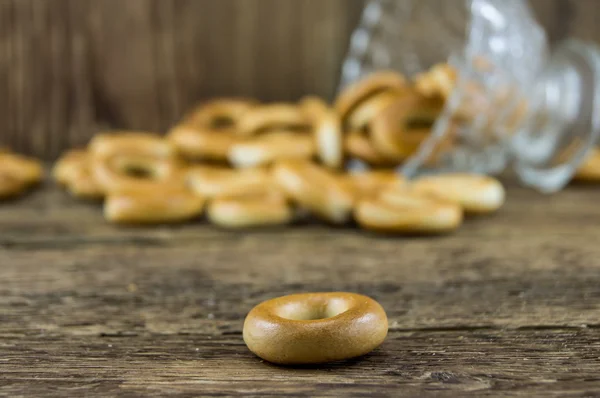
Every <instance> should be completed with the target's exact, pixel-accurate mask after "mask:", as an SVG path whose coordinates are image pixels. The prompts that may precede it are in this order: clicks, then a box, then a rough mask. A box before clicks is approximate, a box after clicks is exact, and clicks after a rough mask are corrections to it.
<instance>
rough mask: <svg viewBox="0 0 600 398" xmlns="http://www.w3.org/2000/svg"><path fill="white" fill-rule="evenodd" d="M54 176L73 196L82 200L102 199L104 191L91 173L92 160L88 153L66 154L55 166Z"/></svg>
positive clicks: (80, 151) (77, 151) (70, 152)
mask: <svg viewBox="0 0 600 398" xmlns="http://www.w3.org/2000/svg"><path fill="white" fill-rule="evenodd" d="M52 176H53V177H54V179H55V180H56V182H58V183H59V184H60V185H63V186H65V187H66V189H67V190H68V191H69V192H70V193H71V195H73V196H75V197H77V198H81V199H100V198H103V197H104V189H103V188H102V187H101V186H100V185H99V184H98V183H97V182H96V179H95V177H94V175H93V173H92V171H91V159H90V155H89V153H88V152H87V151H84V150H72V151H69V152H67V153H65V154H64V155H63V156H62V157H61V158H60V159H59V160H58V161H57V162H56V163H55V165H54V167H53V169H52Z"/></svg>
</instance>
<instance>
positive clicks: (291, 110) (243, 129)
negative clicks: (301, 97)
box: [238, 104, 309, 137]
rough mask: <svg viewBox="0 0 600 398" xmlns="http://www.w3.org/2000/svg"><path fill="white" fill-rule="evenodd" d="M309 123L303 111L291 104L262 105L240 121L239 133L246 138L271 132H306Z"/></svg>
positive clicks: (246, 114) (247, 113)
mask: <svg viewBox="0 0 600 398" xmlns="http://www.w3.org/2000/svg"><path fill="white" fill-rule="evenodd" d="M308 127H309V121H308V120H307V119H306V117H305V116H304V113H303V112H302V109H301V108H300V107H298V106H295V105H291V104H272V105H262V106H258V107H256V108H253V109H251V110H250V111H248V112H246V113H245V114H244V115H243V116H242V117H241V118H240V120H239V125H238V133H239V134H240V135H242V136H244V137H249V136H252V135H256V134H258V133H260V132H265V131H270V130H294V131H296V130H306V129H308Z"/></svg>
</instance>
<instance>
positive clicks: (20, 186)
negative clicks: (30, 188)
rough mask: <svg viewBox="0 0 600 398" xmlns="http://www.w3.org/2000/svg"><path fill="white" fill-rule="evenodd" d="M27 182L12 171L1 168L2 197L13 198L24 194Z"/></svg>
mask: <svg viewBox="0 0 600 398" xmlns="http://www.w3.org/2000/svg"><path fill="white" fill-rule="evenodd" d="M26 190H27V184H26V183H25V181H23V180H22V179H20V178H17V177H15V176H14V175H13V174H11V173H6V172H3V171H2V170H0V199H11V198H14V197H17V196H19V195H21V194H23V193H24V192H25V191H26Z"/></svg>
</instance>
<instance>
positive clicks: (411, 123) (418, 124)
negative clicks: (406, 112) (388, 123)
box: [404, 116, 435, 131]
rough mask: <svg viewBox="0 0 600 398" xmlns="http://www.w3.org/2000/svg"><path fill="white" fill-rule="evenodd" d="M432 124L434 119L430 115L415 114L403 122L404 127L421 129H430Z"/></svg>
mask: <svg viewBox="0 0 600 398" xmlns="http://www.w3.org/2000/svg"><path fill="white" fill-rule="evenodd" d="M434 124H435V119H432V118H430V117H419V116H417V117H413V118H410V119H408V120H407V121H406V122H405V124H404V127H405V128H406V129H407V130H416V131H422V130H425V129H432V128H433V125H434Z"/></svg>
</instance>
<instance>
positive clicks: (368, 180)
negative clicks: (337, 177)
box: [343, 170, 404, 198]
mask: <svg viewBox="0 0 600 398" xmlns="http://www.w3.org/2000/svg"><path fill="white" fill-rule="evenodd" d="M343 179H344V182H345V183H346V185H347V186H348V187H349V188H350V189H352V190H353V191H354V192H355V196H356V197H357V198H363V197H368V196H375V195H378V194H379V193H381V192H382V191H383V190H386V189H389V188H391V187H393V186H396V185H400V184H402V183H403V182H404V178H403V177H402V176H401V175H400V174H398V173H397V172H396V171H394V170H371V171H365V172H360V173H350V174H347V175H345V176H344V177H343Z"/></svg>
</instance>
